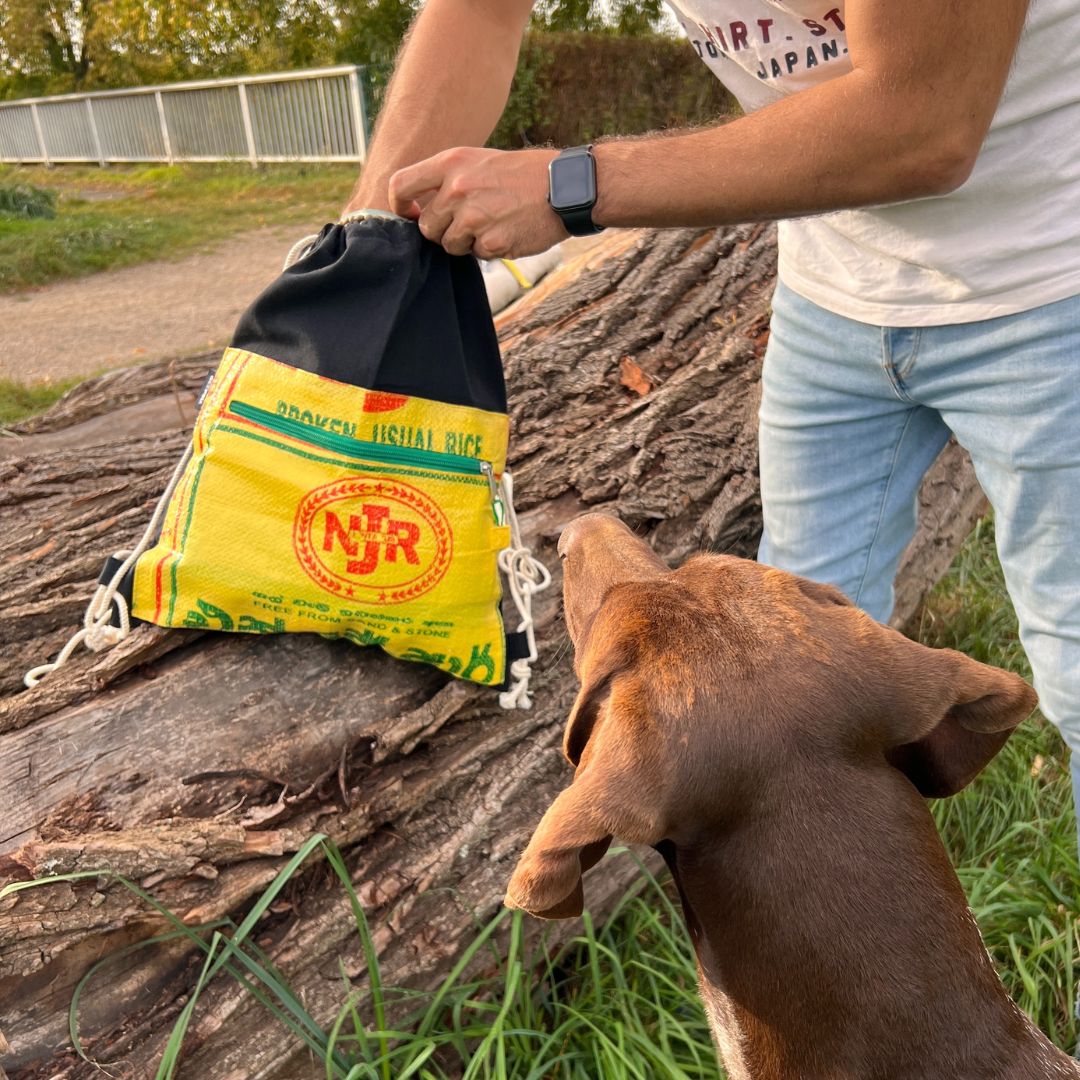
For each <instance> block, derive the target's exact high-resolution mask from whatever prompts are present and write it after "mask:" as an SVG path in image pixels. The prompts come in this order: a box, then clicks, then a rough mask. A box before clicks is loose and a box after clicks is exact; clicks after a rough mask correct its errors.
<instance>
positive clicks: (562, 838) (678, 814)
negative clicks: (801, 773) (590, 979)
mask: <svg viewBox="0 0 1080 1080" xmlns="http://www.w3.org/2000/svg"><path fill="white" fill-rule="evenodd" d="M559 554H560V556H561V557H562V559H563V567H564V584H563V593H564V605H565V612H566V623H567V628H568V630H569V632H570V637H571V639H572V641H573V644H574V650H575V669H576V671H577V674H578V677H579V679H580V682H581V690H580V692H579V694H578V697H577V700H576V702H575V703H574V706H573V709H572V710H571V713H570V717H569V719H568V721H567V726H566V734H565V739H564V750H565V753H566V756H567V757H568V758H569V760H570V762H571V763H572V764H573V765H574V766H575V767H576V772H575V776H574V782H573V784H572V785H571V786H570V787H569V788H567V789H566V790H565V791H563V792H562V794H560V795H559V797H558V798H557V799H556V800H555V802H554V803H553V804H552V805H551V807H550V808H549V810H548V811H547V813H546V814H545V815H544V817H543V820H542V821H541V822H540V825H539V826H538V828H537V829H536V832H535V833H534V835H533V837H532V840H531V841H530V843H529V845H528V848H527V849H526V851H525V853H524V854H523V855H522V857H521V859H520V861H519V863H518V866H517V868H516V870H515V872H514V875H513V878H512V880H511V882H510V885H509V888H508V891H507V903H508V904H509V905H510V906H512V907H520V908H523V909H525V910H526V911H529V912H531V913H532V914H535V915H539V916H542V917H546V918H565V917H570V916H573V915H577V914H580V912H581V910H582V903H583V893H582V886H581V875H582V873H583V871H584V870H587V869H588V868H589V867H590V866H592V865H593V864H595V863H596V862H597V860H599V859H600V857H601V856H602V855H603V853H604V852H605V850H606V849H607V847H608V845H609V844H610V842H611V840H612V838H613V837H615V836H618V837H619V838H620V839H623V840H626V841H629V842H632V843H644V844H651V845H657V844H659V843H661V841H672V842H674V843H676V844H680V843H691V844H692V843H693V839H694V836H693V834H694V833H699V834H700V833H702V832H703V831H708V832H709V833H711V834H716V833H717V832H718V831H719V830H723V829H726V828H730V827H731V826H732V825H733V823H734V822H736V821H737V819H738V815H739V813H740V812H742V808H744V807H745V806H747V805H748V804H749V803H750V802H751V801H752V800H751V796H752V794H753V793H754V791H756V790H760V789H761V788H762V786H765V785H768V784H770V783H774V782H775V783H783V780H784V775H785V773H786V772H787V771H789V770H790V769H792V768H797V767H799V763H800V762H806V763H814V767H817V766H818V765H820V763H822V762H824V763H826V765H827V764H828V763H829V762H835V763H836V764H837V766H838V767H840V766H844V767H846V766H849V765H856V766H865V767H868V768H876V769H882V768H888V769H896V770H900V771H901V772H902V773H904V774H905V775H906V776H907V777H908V778H909V779H910V781H911V783H912V784H913V785H914V786H915V788H917V789H918V791H919V792H921V793H922V794H923V795H926V796H945V795H951V794H953V793H954V792H957V791H959V790H960V789H961V788H963V787H964V786H965V785H967V784H968V783H969V782H970V781H971V780H972V779H973V778H974V777H975V776H976V775H977V774H978V773H979V772H980V771H981V770H982V768H983V767H984V766H985V765H986V764H987V763H988V762H989V761H990V759H991V758H992V757H993V756H994V755H995V754H996V753H997V751H998V750H999V749H1000V748H1001V747H1002V745H1004V743H1005V741H1006V740H1007V739H1008V737H1009V734H1010V733H1011V731H1012V730H1013V728H1014V727H1015V726H1016V725H1017V724H1018V723H1020V721H1021V720H1023V719H1024V717H1026V716H1027V715H1028V714H1029V713H1030V712H1031V710H1032V709H1033V708H1034V707H1035V704H1036V697H1035V693H1034V691H1033V690H1032V689H1031V688H1030V687H1029V686H1028V685H1027V683H1025V682H1024V681H1023V680H1022V679H1020V678H1019V677H1017V676H1015V675H1012V674H1009V673H1006V672H1003V671H999V670H997V669H994V668H990V667H987V666H986V665H984V664H980V663H977V662H976V661H974V660H971V659H969V658H968V657H966V656H964V655H962V654H961V653H958V652H954V651H952V650H949V649H928V648H926V647H925V646H922V645H919V644H916V643H915V642H913V641H910V640H909V639H907V638H905V637H904V636H903V635H902V634H900V633H898V632H897V631H895V630H892V629H890V628H889V627H887V626H884V625H882V624H880V623H878V622H875V621H874V620H873V619H871V618H870V617H869V616H868V615H866V614H864V613H863V612H861V611H860V610H859V609H858V608H856V607H854V606H853V605H852V604H851V603H850V602H849V601H848V600H847V599H846V598H845V597H844V595H843V594H842V593H841V592H839V591H838V590H837V589H834V588H832V587H830V586H826V585H819V584H816V583H814V582H811V581H808V580H806V579H805V578H799V577H795V576H794V575H791V574H786V573H783V572H781V571H779V570H774V569H771V568H769V567H766V566H762V565H760V564H758V563H754V562H751V561H748V560H745V559H738V558H733V557H730V556H718V555H709V556H698V557H696V558H693V559H691V560H690V561H689V562H687V563H686V565H684V566H683V567H681V568H680V569H678V570H669V569H668V568H667V566H666V565H665V564H664V563H663V562H662V561H661V560H660V559H659V558H658V557H657V556H656V555H655V554H654V553H653V552H652V551H651V549H650V548H649V547H648V545H647V544H646V543H645V542H644V541H642V540H640V539H639V538H637V537H635V536H634V535H633V534H632V533H631V532H630V530H629V529H627V528H626V527H625V526H624V525H623V524H621V523H620V522H619V521H618V520H616V519H615V518H612V517H608V516H603V515H595V514H594V515H590V516H587V517H583V518H579V519H578V520H576V521H574V522H573V523H571V524H570V525H569V526H568V527H567V528H566V529H565V530H564V532H563V535H562V538H561V539H560V542H559Z"/></svg>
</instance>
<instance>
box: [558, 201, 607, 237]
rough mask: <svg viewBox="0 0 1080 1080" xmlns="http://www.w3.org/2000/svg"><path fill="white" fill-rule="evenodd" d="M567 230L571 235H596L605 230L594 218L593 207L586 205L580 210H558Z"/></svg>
mask: <svg viewBox="0 0 1080 1080" xmlns="http://www.w3.org/2000/svg"><path fill="white" fill-rule="evenodd" d="M556 213H557V214H558V215H559V217H561V218H562V222H563V225H565V226H566V231H567V232H568V233H569V234H570V235H571V236H595V235H596V234H597V233H602V232H603V231H604V226H603V225H597V224H596V223H595V222H594V221H593V219H592V207H591V206H584V207H581V208H580V209H578V210H557V211H556Z"/></svg>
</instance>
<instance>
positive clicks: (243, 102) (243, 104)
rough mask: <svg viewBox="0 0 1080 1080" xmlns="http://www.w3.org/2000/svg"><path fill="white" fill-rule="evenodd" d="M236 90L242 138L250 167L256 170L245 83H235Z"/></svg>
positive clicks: (256, 158)
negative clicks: (245, 142)
mask: <svg viewBox="0 0 1080 1080" xmlns="http://www.w3.org/2000/svg"><path fill="white" fill-rule="evenodd" d="M236 88H237V90H239V91H240V115H241V116H242V117H243V120H244V138H245V139H247V150H248V161H250V162H251V167H252V168H253V169H254V168H257V167H258V164H259V159H258V157H257V156H256V154H255V132H254V129H253V128H252V126H251V109H250V108H249V107H248V96H247V85H246V84H245V83H237V84H236Z"/></svg>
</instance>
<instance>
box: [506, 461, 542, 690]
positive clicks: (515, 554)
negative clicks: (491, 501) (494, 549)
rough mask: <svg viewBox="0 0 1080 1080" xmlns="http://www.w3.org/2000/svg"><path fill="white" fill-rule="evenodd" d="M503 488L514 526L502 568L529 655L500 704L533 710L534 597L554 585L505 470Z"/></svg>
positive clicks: (516, 664)
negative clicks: (535, 552)
mask: <svg viewBox="0 0 1080 1080" xmlns="http://www.w3.org/2000/svg"><path fill="white" fill-rule="evenodd" d="M501 487H502V494H503V506H504V508H505V511H506V523H507V524H508V525H509V526H510V546H509V547H508V548H504V549H503V550H502V551H500V552H499V569H500V570H502V572H503V573H504V574H505V575H506V581H507V584H508V585H509V586H510V598H511V599H512V600H513V601H514V607H516V608H517V610H518V615H519V616H520V617H521V622H520V623H518V633H519V634H520V633H524V634H525V640H526V642H527V643H528V646H529V655H528V656H522V657H519V658H518V659H517V660H514V661H513V662H512V663H511V665H510V678H511V679H513V680H514V681H513V683H512V684H511V686H510V688H509V689H508V690H504V691H503V692H502V693H501V694H499V704H500V705H501V706H502V707H503V708H504V709H530V708H532V697H531V695H530V694H529V677H530V676H531V675H532V665H533V664H534V663H535V662H536V657H537V655H538V654H537V651H536V634H535V632H534V629H533V615H532V598H533V595H534V594H535V593H538V592H542V591H543V590H544V589H546V588H547V587H548V586H549V585H550V584H551V574H550V573H549V572H548V568H547V567H546V566H545V565H544V564H543V563H542V562H540V560H539V559H534V558H533V556H532V553H531V552H530V551H529V549H528V548H527V547H525V545H524V544H523V543H522V540H521V527H520V525H519V524H518V518H517V512H516V511H515V510H514V478H513V477H512V476H511V475H510V473H509V471H504V472H503V474H502V481H501Z"/></svg>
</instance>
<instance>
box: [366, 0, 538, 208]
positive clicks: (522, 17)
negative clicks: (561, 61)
mask: <svg viewBox="0 0 1080 1080" xmlns="http://www.w3.org/2000/svg"><path fill="white" fill-rule="evenodd" d="M532 7H533V0H428V2H427V3H426V4H425V5H424V7H423V9H422V10H421V12H420V14H419V16H417V19H416V21H415V23H414V24H413V26H412V28H411V29H410V31H409V34H408V36H407V38H406V41H405V45H404V47H403V48H402V50H401V53H400V55H399V56H398V60H397V64H396V67H395V70H394V76H393V78H392V79H391V81H390V86H389V87H388V89H387V93H386V100H385V102H384V103H383V108H382V111H381V113H380V115H379V120H378V123H377V125H376V128H375V138H374V139H373V140H372V146H371V148H370V150H369V153H368V158H367V161H366V162H365V163H364V167H363V171H362V173H361V175H360V180H359V182H358V184H357V187H356V190H355V192H354V193H353V196H352V198H351V199H350V200H349V204H348V206H347V207H346V209H347V210H353V209H357V208H361V207H364V208H372V209H388V208H389V199H388V195H387V184H388V181H389V179H390V177H391V175H392V174H393V173H394V172H396V171H397V170H398V169H400V168H402V167H403V166H405V165H412V164H413V163H414V162H417V161H421V160H422V159H424V158H427V157H430V156H431V155H432V154H436V153H438V152H439V151H440V150H445V149H446V148H447V147H450V146H482V145H483V144H484V142H485V141H486V140H487V138H488V136H490V134H491V132H492V130H493V129H494V127H495V125H496V124H497V123H498V121H499V117H500V116H501V115H502V111H503V109H504V108H505V106H506V99H507V97H508V96H509V93H510V83H511V81H512V80H513V77H514V70H515V69H516V67H517V58H518V50H519V48H520V46H521V36H522V33H523V32H524V29H525V24H526V23H527V22H528V19H529V13H530V12H531V11H532Z"/></svg>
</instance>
